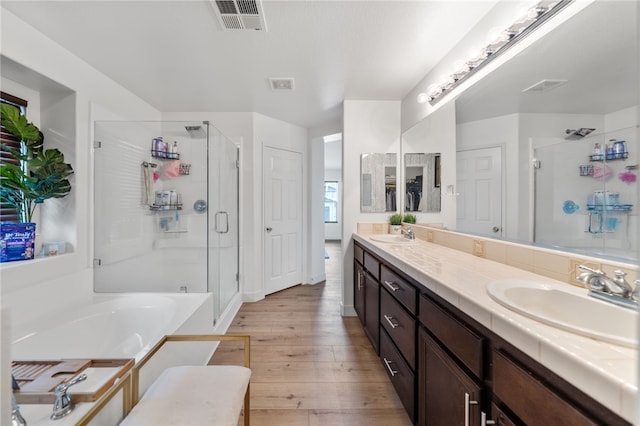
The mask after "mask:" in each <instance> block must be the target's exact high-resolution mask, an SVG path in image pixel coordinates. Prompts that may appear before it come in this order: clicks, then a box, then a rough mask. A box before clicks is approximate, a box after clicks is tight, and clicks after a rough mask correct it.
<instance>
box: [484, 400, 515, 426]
mask: <svg viewBox="0 0 640 426" xmlns="http://www.w3.org/2000/svg"><path fill="white" fill-rule="evenodd" d="M488 420H493V421H494V422H495V423H493V424H494V425H496V426H516V423H515V422H514V421H512V420H511V419H510V418H509V416H507V414H506V413H504V412H503V411H502V410H501V409H500V408H498V406H497V405H496V404H495V403H493V402H492V403H491V416H490V417H489V418H488Z"/></svg>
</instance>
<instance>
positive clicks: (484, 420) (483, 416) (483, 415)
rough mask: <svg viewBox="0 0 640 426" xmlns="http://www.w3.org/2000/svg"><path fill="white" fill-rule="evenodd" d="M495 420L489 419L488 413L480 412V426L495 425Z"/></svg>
mask: <svg viewBox="0 0 640 426" xmlns="http://www.w3.org/2000/svg"><path fill="white" fill-rule="evenodd" d="M495 424H496V422H495V420H487V413H485V412H484V411H481V412H480V426H487V425H495Z"/></svg>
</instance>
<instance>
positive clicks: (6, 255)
mask: <svg viewBox="0 0 640 426" xmlns="http://www.w3.org/2000/svg"><path fill="white" fill-rule="evenodd" d="M35 240H36V224H35V223H32V222H27V223H13V222H2V223H0V262H13V261H15V260H27V259H33V257H34V254H35Z"/></svg>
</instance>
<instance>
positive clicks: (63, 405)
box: [51, 374, 87, 420]
mask: <svg viewBox="0 0 640 426" xmlns="http://www.w3.org/2000/svg"><path fill="white" fill-rule="evenodd" d="M86 379H87V375H86V374H81V375H79V376H77V377H76V378H74V379H73V380H71V381H69V382H66V383H60V384H59V385H58V386H56V387H55V389H54V390H53V393H54V394H55V396H56V400H55V401H54V403H53V413H52V414H51V420H58V419H61V418H63V417H64V416H66V415H67V414H69V413H70V412H72V411H73V409H74V408H75V404H74V403H73V401H71V397H70V396H69V394H68V393H67V389H69V387H70V386H73V385H75V384H76V383H78V382H81V381H83V380H86Z"/></svg>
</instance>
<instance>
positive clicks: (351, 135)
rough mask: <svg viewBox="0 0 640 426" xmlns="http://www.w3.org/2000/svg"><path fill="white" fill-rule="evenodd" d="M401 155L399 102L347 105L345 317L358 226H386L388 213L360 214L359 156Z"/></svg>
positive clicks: (349, 307) (344, 153)
mask: <svg viewBox="0 0 640 426" xmlns="http://www.w3.org/2000/svg"><path fill="white" fill-rule="evenodd" d="M373 152H378V153H387V152H396V153H397V152H400V101H359V100H345V101H344V123H343V134H342V161H343V165H344V166H343V179H344V181H343V185H342V186H343V188H344V190H343V206H342V217H343V228H342V253H343V265H344V269H343V272H344V274H343V286H342V306H341V311H342V314H343V315H355V310H354V308H353V241H352V238H351V235H352V234H353V233H354V232H356V231H357V224H358V222H387V221H388V219H389V214H388V213H360V155H361V154H363V153H373Z"/></svg>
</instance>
